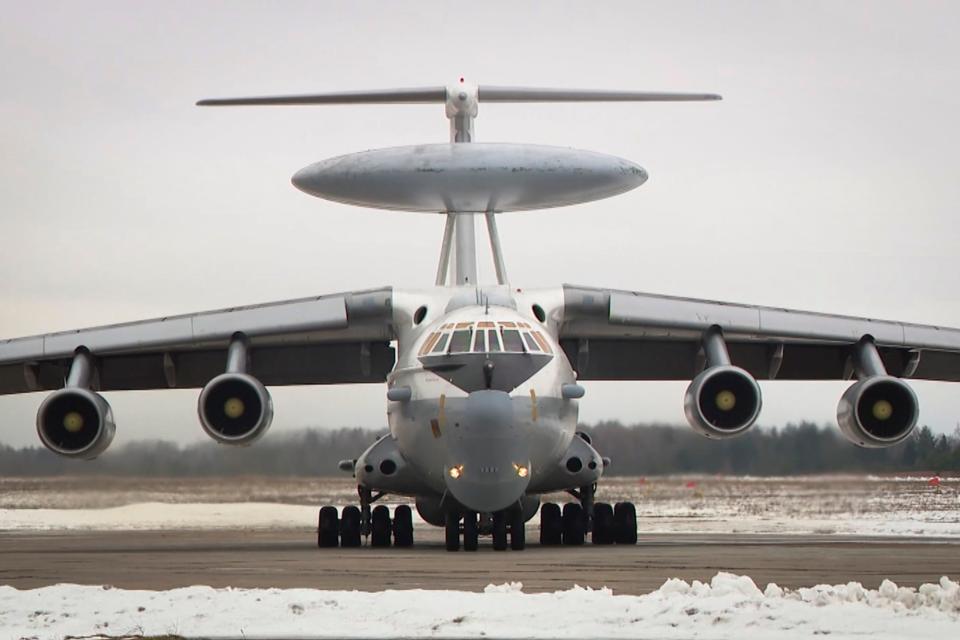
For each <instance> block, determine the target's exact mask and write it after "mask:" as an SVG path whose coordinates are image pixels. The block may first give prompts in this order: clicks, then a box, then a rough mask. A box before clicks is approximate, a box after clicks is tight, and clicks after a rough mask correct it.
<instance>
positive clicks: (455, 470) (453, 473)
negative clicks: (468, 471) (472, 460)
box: [447, 465, 463, 480]
mask: <svg viewBox="0 0 960 640" xmlns="http://www.w3.org/2000/svg"><path fill="white" fill-rule="evenodd" d="M447 473H449V474H450V477H451V478H453V479H454V480H456V479H457V478H459V477H460V475H461V474H462V473H463V465H460V466H459V467H450V470H449V471H447Z"/></svg>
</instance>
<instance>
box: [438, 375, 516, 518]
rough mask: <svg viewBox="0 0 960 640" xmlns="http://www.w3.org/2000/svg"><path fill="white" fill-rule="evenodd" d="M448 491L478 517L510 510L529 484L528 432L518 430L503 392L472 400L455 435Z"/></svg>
mask: <svg viewBox="0 0 960 640" xmlns="http://www.w3.org/2000/svg"><path fill="white" fill-rule="evenodd" d="M450 431H451V433H450V439H449V441H448V444H447V450H448V461H447V466H446V468H445V469H444V473H445V475H444V479H445V480H446V484H447V489H448V490H449V491H450V493H451V494H452V495H453V497H454V498H456V499H457V501H458V502H460V504H462V505H463V506H465V507H467V508H468V509H472V510H474V511H478V512H492V511H499V510H500V509H505V508H506V507H509V506H510V505H512V504H514V503H516V501H517V500H519V499H520V497H521V496H522V495H523V494H524V492H525V491H526V489H527V485H528V484H530V451H529V442H528V437H527V433H526V432H525V431H524V430H523V429H522V428H521V427H518V426H517V425H516V421H515V420H514V416H513V401H512V400H511V399H510V395H509V394H508V393H505V392H503V391H493V390H482V391H474V392H473V393H471V394H470V395H469V396H467V402H466V409H465V411H464V416H463V420H462V421H461V424H460V426H459V427H455V428H454V429H452V430H450Z"/></svg>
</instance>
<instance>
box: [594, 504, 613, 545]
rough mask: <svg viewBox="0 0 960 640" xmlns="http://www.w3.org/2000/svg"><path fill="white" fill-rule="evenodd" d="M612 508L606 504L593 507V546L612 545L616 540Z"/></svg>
mask: <svg viewBox="0 0 960 640" xmlns="http://www.w3.org/2000/svg"><path fill="white" fill-rule="evenodd" d="M615 534H616V527H615V526H614V521H613V507H611V506H610V505H609V504H607V503H606V502H598V503H596V504H594V505H593V533H592V539H593V544H613V543H614V540H615V538H616V536H615Z"/></svg>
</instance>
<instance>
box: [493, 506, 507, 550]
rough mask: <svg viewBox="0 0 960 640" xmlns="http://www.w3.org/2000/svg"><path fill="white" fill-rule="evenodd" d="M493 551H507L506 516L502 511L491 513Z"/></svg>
mask: <svg viewBox="0 0 960 640" xmlns="http://www.w3.org/2000/svg"><path fill="white" fill-rule="evenodd" d="M493 550H494V551H506V550H507V514H506V513H504V512H503V511H495V512H494V513H493Z"/></svg>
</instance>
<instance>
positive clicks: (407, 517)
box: [393, 504, 413, 547]
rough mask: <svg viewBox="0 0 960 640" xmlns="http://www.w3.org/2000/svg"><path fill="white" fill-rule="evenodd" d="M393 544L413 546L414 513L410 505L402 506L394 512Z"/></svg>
mask: <svg viewBox="0 0 960 640" xmlns="http://www.w3.org/2000/svg"><path fill="white" fill-rule="evenodd" d="M393 544H394V545H395V546H397V547H412V546H413V512H412V511H411V510H410V507H409V506H408V505H405V504H401V505H400V506H398V507H397V508H396V509H394V510H393Z"/></svg>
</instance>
